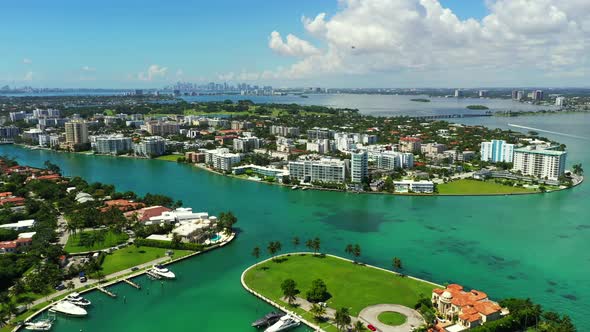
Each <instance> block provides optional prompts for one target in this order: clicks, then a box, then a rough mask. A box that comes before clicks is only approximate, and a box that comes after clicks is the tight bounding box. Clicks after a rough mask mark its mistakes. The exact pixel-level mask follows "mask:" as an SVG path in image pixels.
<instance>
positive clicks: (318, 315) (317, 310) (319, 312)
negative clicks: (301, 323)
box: [309, 303, 326, 321]
mask: <svg viewBox="0 0 590 332" xmlns="http://www.w3.org/2000/svg"><path fill="white" fill-rule="evenodd" d="M309 312H310V313H311V314H312V315H313V317H314V318H315V319H316V320H317V321H319V320H321V319H322V317H323V316H324V315H325V314H326V308H324V307H323V306H321V305H318V304H316V303H314V304H312V306H311V309H310V310H309Z"/></svg>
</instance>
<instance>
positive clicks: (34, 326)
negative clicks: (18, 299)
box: [25, 319, 53, 331]
mask: <svg viewBox="0 0 590 332" xmlns="http://www.w3.org/2000/svg"><path fill="white" fill-rule="evenodd" d="M52 326H53V320H51V319H44V320H40V321H36V322H26V323H25V329H27V330H29V331H49V330H51V327H52Z"/></svg>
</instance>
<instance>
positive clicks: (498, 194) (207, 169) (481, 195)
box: [14, 143, 585, 197]
mask: <svg viewBox="0 0 590 332" xmlns="http://www.w3.org/2000/svg"><path fill="white" fill-rule="evenodd" d="M14 145H16V146H19V147H22V148H25V149H29V150H45V151H51V152H61V153H73V154H78V155H87V156H99V157H100V156H102V157H115V158H130V159H140V160H157V161H164V162H174V163H176V164H186V165H189V166H192V167H195V168H198V169H202V170H205V171H208V172H210V173H213V174H216V175H220V176H226V177H229V178H233V179H237V180H244V181H251V182H256V183H264V184H268V185H273V186H279V187H291V185H286V184H282V183H278V182H267V181H262V180H260V181H257V180H251V179H247V178H242V177H238V176H235V175H233V174H224V173H220V172H218V171H216V170H214V169H211V168H209V167H207V166H205V165H204V164H193V163H178V162H176V161H173V160H161V159H160V160H159V159H157V158H146V157H138V156H128V155H106V154H95V153H84V152H72V151H63V150H53V149H51V148H46V147H37V146H29V145H25V144H21V143H18V144H17V143H14ZM172 155H174V154H172ZM178 156H180V157H181V156H183V155H180V154H179V155H178ZM584 179H585V178H584V176H580V181H579V182H578V183H575V184H573V185H572V186H571V187H567V188H560V189H555V190H551V191H546V192H541V191H532V192H520V193H482V194H438V193H433V194H421V193H389V192H382V191H380V192H375V191H362V192H358V191H346V190H340V189H329V188H318V187H311V186H310V187H304V188H307V190H317V191H328V192H339V193H350V194H363V195H387V196H401V197H404V196H405V197H486V196H488V197H492V196H526V195H540V194H551V193H554V192H560V191H564V190H568V189H573V188H575V187H577V186H579V185H581V184H582V183H583V182H584Z"/></svg>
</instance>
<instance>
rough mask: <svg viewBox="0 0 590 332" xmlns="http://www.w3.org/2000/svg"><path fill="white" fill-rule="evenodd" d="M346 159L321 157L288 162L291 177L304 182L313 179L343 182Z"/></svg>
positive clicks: (309, 181)
mask: <svg viewBox="0 0 590 332" xmlns="http://www.w3.org/2000/svg"><path fill="white" fill-rule="evenodd" d="M347 168H348V161H347V160H338V159H322V160H302V161H290V162H289V174H290V176H291V177H292V178H294V179H297V180H299V181H302V182H305V183H311V182H315V181H321V182H333V183H343V182H344V181H345V180H346V169H347Z"/></svg>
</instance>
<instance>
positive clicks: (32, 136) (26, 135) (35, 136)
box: [22, 128, 44, 143]
mask: <svg viewBox="0 0 590 332" xmlns="http://www.w3.org/2000/svg"><path fill="white" fill-rule="evenodd" d="M43 133H44V132H43V130H41V129H37V128H31V129H27V130H25V131H23V135H22V136H23V139H25V140H28V141H30V143H37V142H39V136H40V135H42V134H43Z"/></svg>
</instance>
